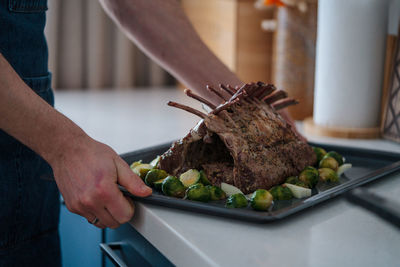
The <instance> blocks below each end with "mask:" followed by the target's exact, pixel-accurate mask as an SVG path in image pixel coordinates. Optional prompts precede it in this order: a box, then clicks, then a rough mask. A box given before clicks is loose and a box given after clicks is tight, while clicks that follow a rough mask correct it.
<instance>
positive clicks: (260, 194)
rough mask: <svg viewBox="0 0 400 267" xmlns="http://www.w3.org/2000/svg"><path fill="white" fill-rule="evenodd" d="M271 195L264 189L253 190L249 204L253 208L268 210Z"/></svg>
mask: <svg viewBox="0 0 400 267" xmlns="http://www.w3.org/2000/svg"><path fill="white" fill-rule="evenodd" d="M272 199H273V197H272V195H271V194H270V192H268V191H267V190H265V189H258V190H256V191H254V193H253V195H252V196H251V199H250V205H251V207H252V208H253V209H255V210H268V208H269V207H270V206H271V204H272Z"/></svg>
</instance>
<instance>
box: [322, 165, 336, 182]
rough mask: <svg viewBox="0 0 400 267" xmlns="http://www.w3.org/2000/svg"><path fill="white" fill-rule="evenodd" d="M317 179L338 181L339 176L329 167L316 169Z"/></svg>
mask: <svg viewBox="0 0 400 267" xmlns="http://www.w3.org/2000/svg"><path fill="white" fill-rule="evenodd" d="M318 172H319V179H320V180H321V181H323V182H333V183H335V182H339V176H338V175H337V173H336V172H335V171H334V170H332V169H330V168H321V169H318Z"/></svg>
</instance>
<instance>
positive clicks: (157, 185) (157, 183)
mask: <svg viewBox="0 0 400 267" xmlns="http://www.w3.org/2000/svg"><path fill="white" fill-rule="evenodd" d="M165 179H166V178H164V179H160V180H158V181H155V182H154V183H153V186H154V188H155V189H156V190H158V191H161V190H162V183H163V182H164V180H165Z"/></svg>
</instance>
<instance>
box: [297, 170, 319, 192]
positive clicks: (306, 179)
mask: <svg viewBox="0 0 400 267" xmlns="http://www.w3.org/2000/svg"><path fill="white" fill-rule="evenodd" d="M299 180H300V181H301V182H303V183H305V184H306V185H307V186H308V187H309V188H312V187H314V186H315V185H316V184H317V183H318V170H317V169H315V168H314V167H311V166H307V167H305V168H304V170H303V171H302V172H301V173H300V175H299Z"/></svg>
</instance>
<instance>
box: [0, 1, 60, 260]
mask: <svg viewBox="0 0 400 267" xmlns="http://www.w3.org/2000/svg"><path fill="white" fill-rule="evenodd" d="M46 10H47V1H46V0H0V52H1V53H2V54H3V56H4V57H5V58H6V59H7V61H8V62H9V63H10V64H11V66H12V67H13V68H14V69H15V71H16V72H17V73H18V75H19V76H20V77H21V78H22V79H23V80H24V81H25V83H26V84H27V85H28V86H29V87H30V88H31V89H32V90H33V91H35V92H36V93H37V94H38V95H39V96H40V97H41V98H43V99H44V100H45V101H47V102H48V103H49V104H50V105H54V98H53V92H52V90H51V87H50V83H51V75H50V73H49V72H48V66H47V60H48V52H47V44H46V40H45V37H44V34H43V30H44V26H45V21H46V15H45V11H46ZM0 116H1V114H0ZM51 177H53V174H52V170H51V167H50V166H49V165H48V164H47V163H46V162H45V161H44V160H43V159H42V158H41V157H40V156H38V155H37V154H35V153H34V152H33V151H32V150H30V149H29V148H28V147H26V146H24V145H23V144H21V143H20V142H18V141H17V140H15V139H14V138H12V137H11V136H9V135H8V134H6V133H5V132H3V131H1V130H0V266H1V267H2V266H60V265H61V256H60V244H59V235H58V221H59V212H60V200H59V192H58V189H57V186H56V183H55V182H54V180H53V181H52V180H51Z"/></svg>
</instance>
